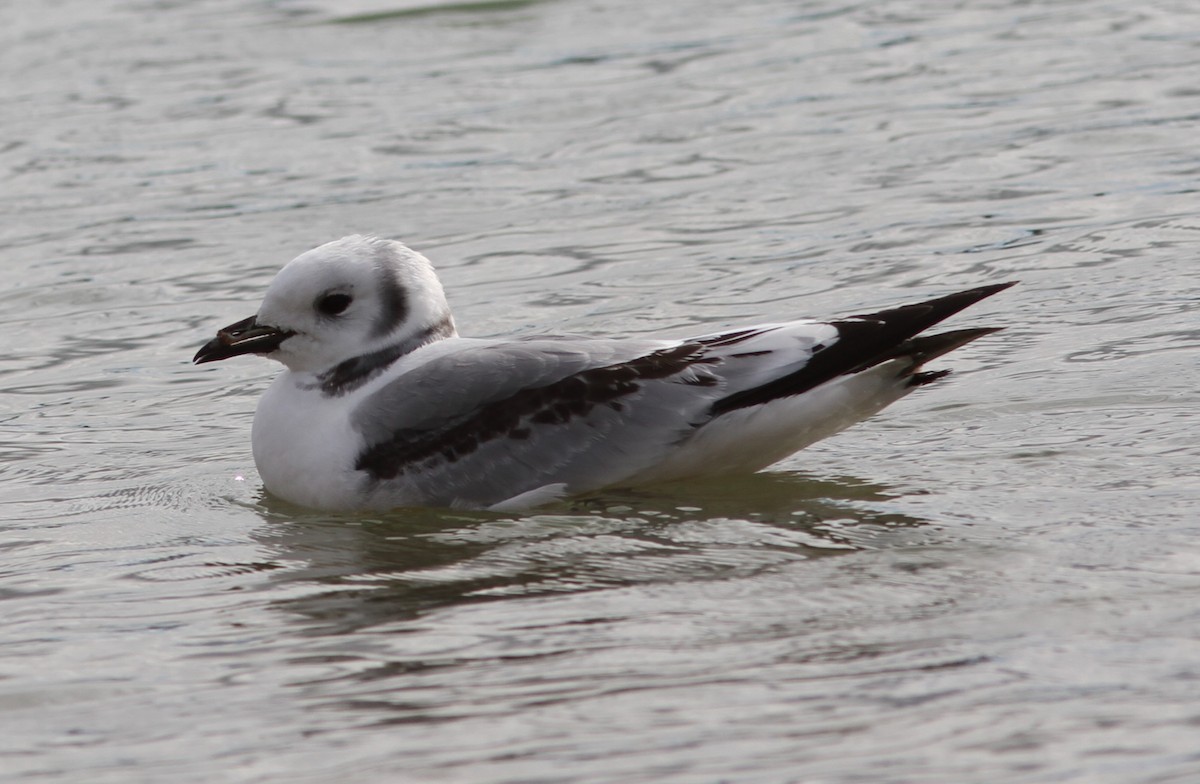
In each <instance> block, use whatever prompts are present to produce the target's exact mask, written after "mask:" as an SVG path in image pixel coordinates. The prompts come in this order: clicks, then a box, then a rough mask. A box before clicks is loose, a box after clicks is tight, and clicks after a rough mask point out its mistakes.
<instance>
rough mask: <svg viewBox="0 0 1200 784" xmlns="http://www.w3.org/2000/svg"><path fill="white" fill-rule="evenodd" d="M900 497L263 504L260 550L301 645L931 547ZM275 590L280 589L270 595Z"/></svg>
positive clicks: (829, 488)
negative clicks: (563, 600)
mask: <svg viewBox="0 0 1200 784" xmlns="http://www.w3.org/2000/svg"><path fill="white" fill-rule="evenodd" d="M896 498H897V495H896V494H895V493H891V492H889V491H888V489H887V488H884V487H881V486H879V485H874V484H870V483H867V482H864V481H860V480H855V479H841V478H839V479H828V478H821V479H815V478H812V477H808V476H805V475H802V474H794V473H778V472H777V473H763V474H753V475H749V476H743V477H736V478H728V479H721V480H711V481H706V482H703V483H697V482H688V483H679V484H674V485H664V486H659V487H654V488H642V489H638V490H625V491H613V492H607V493H603V494H597V495H593V496H589V497H584V498H579V499H574V500H571V501H568V502H564V503H561V504H558V505H556V506H552V507H545V508H541V509H538V510H534V511H532V512H530V513H526V514H522V515H513V514H511V513H508V514H496V513H489V512H479V511H456V510H446V509H399V510H395V511H392V512H387V513H384V514H377V515H371V516H363V515H346V514H322V513H316V512H309V511H304V510H300V509H297V508H295V507H291V506H288V505H286V504H282V503H280V502H277V501H274V500H273V499H271V498H269V497H266V496H264V497H262V498H261V499H260V504H259V505H258V510H259V513H260V514H261V515H262V516H263V517H264V519H265V520H266V521H267V525H266V526H264V527H263V528H262V529H260V531H259V532H257V534H256V537H257V538H258V539H259V541H260V542H261V543H262V544H263V545H264V546H266V547H267V548H268V549H269V550H270V551H271V553H272V554H273V558H274V559H275V560H276V562H277V563H278V564H279V565H280V566H282V567H284V568H280V569H277V570H275V571H273V572H272V573H271V579H272V581H273V582H274V581H286V582H288V583H290V584H292V586H293V587H294V588H295V591H292V592H289V593H292V594H293V595H292V596H291V597H290V598H287V599H284V600H281V602H280V604H281V606H282V609H286V610H287V611H289V612H292V613H296V614H297V615H298V616H299V617H301V618H303V620H304V623H305V625H306V627H307V628H306V629H305V631H306V632H307V633H315V634H344V633H348V632H351V631H355V630H357V629H362V628H367V627H370V626H375V625H377V624H380V623H389V622H396V621H403V620H405V619H412V618H416V617H419V616H421V615H423V614H424V613H427V612H429V611H431V610H433V609H437V608H440V607H445V606H448V605H453V604H459V603H463V602H476V601H488V600H496V599H501V598H504V597H514V596H531V595H546V594H551V593H559V592H567V591H580V590H590V589H597V588H604V587H618V586H628V585H637V584H647V583H654V582H659V583H661V582H685V581H695V580H704V579H723V578H729V577H737V576H747V575H752V574H755V573H758V572H761V571H763V570H769V569H771V568H773V567H776V566H778V565H779V564H783V563H788V562H794V561H798V560H806V559H813V558H823V557H829V556H834V555H839V554H847V553H853V552H855V551H857V550H862V549H875V548H878V547H890V546H899V545H903V544H909V543H912V542H914V541H925V540H927V537H928V536H929V535H930V534H929V533H922V532H930V531H932V530H933V529H932V528H931V527H930V526H929V524H928V522H927V521H923V520H920V519H917V518H914V517H911V516H908V515H904V514H899V513H895V512H889V511H887V506H888V504H889V502H893V501H895V499H896ZM275 585H276V586H277V587H278V582H275Z"/></svg>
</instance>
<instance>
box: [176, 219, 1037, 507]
mask: <svg viewBox="0 0 1200 784" xmlns="http://www.w3.org/2000/svg"><path fill="white" fill-rule="evenodd" d="M1011 285H1013V283H1012V282H1009V283H1000V284H995V285H989V286H981V287H979V288H974V289H970V290H969V291H962V292H959V293H957V294H950V295H949V296H944V297H940V298H937V299H931V300H928V301H926V302H921V303H918V304H915V305H905V306H902V307H896V308H891V309H887V310H880V311H878V312H876V313H869V314H865V315H855V316H849V317H845V318H839V319H834V320H830V321H814V320H798V321H786V322H780V323H769V324H757V325H754V326H747V327H740V328H737V329H730V330H725V331H720V332H714V333H711V334H706V335H700V336H698V337H692V338H686V339H682V340H670V339H650V338H642V337H633V338H592V337H577V336H531V337H519V338H492V339H477V338H463V337H459V335H458V331H457V329H456V328H455V325H454V319H453V317H452V316H451V314H450V307H449V305H448V304H447V302H446V296H445V293H444V291H443V289H442V285H441V283H440V282H439V280H438V278H437V275H436V274H435V273H434V270H433V266H432V265H431V264H430V262H429V261H428V260H427V259H426V258H425V257H424V256H422V255H421V254H420V253H417V252H416V251H414V250H412V249H411V248H408V247H407V246H405V245H403V244H401V243H400V242H397V241H395V240H389V239H382V238H378V237H372V236H360V235H355V236H350V237H344V238H342V239H340V240H335V241H333V242H330V243H327V244H325V245H322V246H320V247H318V248H315V249H313V250H310V251H308V252H306V253H303V254H301V255H300V256H298V257H296V258H295V259H294V260H293V261H291V262H290V263H288V264H287V265H286V266H284V267H283V269H282V270H281V271H280V272H279V273H278V275H277V276H276V277H275V279H274V280H273V281H272V282H271V284H270V285H269V286H268V288H267V291H266V295H265V297H264V299H263V302H262V305H261V306H260V307H259V309H258V312H257V313H256V314H255V315H253V316H251V317H250V318H247V319H243V320H242V321H239V322H237V323H236V324H232V325H230V326H228V327H225V328H224V329H222V330H220V331H218V332H217V336H216V337H215V338H213V339H212V340H210V341H209V342H208V343H206V344H205V345H204V346H203V347H202V348H201V349H200V350H199V351H198V352H197V353H196V356H195V357H194V359H193V361H194V362H195V363H197V364H199V363H202V362H212V361H215V360H223V359H228V358H230V357H234V356H238V355H242V354H257V355H259V356H264V357H267V358H268V359H273V360H276V361H278V362H280V363H281V364H282V365H283V366H284V368H285V369H284V371H283V372H282V373H281V374H280V375H279V376H278V377H277V378H276V379H275V380H274V382H273V383H272V384H271V385H270V387H269V388H268V389H267V390H266V392H265V393H264V394H263V395H262V397H261V399H260V400H259V403H258V408H257V410H256V412H255V415H254V424H253V426H252V428H251V445H252V448H253V453H254V462H255V465H256V466H257V468H258V472H259V475H260V476H261V478H262V481H263V485H264V487H265V488H266V490H267V491H268V492H269V493H270V494H271V495H273V496H276V497H278V498H281V499H283V500H285V501H288V502H291V503H293V504H296V505H299V506H303V507H309V508H314V509H321V510H331V511H332V510H338V511H354V510H362V511H366V510H386V509H393V508H398V507H412V506H435V507H458V508H491V509H496V510H521V509H527V508H530V507H534V506H538V505H541V504H544V503H548V502H550V501H553V500H556V499H560V498H563V497H566V496H570V495H576V494H580V493H587V492H590V491H594V490H598V489H601V488H610V487H631V486H637V485H646V484H652V483H659V482H666V481H672V480H679V479H686V478H694V477H704V476H716V475H726V474H736V473H747V472H753V471H758V470H760V469H763V468H766V467H768V466H770V465H772V464H773V463H776V462H778V461H780V460H782V459H783V458H785V457H788V456H789V455H791V454H793V453H795V452H797V451H799V450H801V449H803V448H804V447H806V446H808V445H810V444H812V443H814V442H816V441H819V440H820V439H823V438H826V437H827V436H831V435H833V434H834V433H837V432H838V431H840V430H843V429H845V428H847V427H849V426H850V425H852V424H854V423H856V422H859V421H861V420H863V419H866V418H867V417H870V416H872V415H873V414H875V413H877V412H878V411H880V410H881V409H883V408H884V407H885V406H887V405H889V404H891V403H893V402H895V401H896V400H899V399H900V398H902V397H904V396H905V395H907V394H909V393H910V392H912V391H913V390H916V389H919V388H921V387H924V386H926V385H928V384H930V383H932V382H934V381H937V380H938V379H941V378H943V377H944V376H946V375H947V374H948V373H949V371H948V370H934V371H927V370H924V369H923V367H924V365H925V364H926V363H927V362H929V361H930V360H932V359H935V358H937V357H939V356H941V355H943V354H946V353H947V352H950V351H953V350H954V349H956V348H959V347H960V346H963V345H965V344H967V343H969V342H971V341H973V340H975V339H976V338H980V337H983V336H984V335H988V334H990V333H992V332H996V331H997V330H998V328H995V327H977V328H970V329H958V330H953V331H948V332H940V333H937V334H931V335H920V334H919V333H922V332H924V331H925V330H926V329H928V328H930V327H932V326H933V325H934V324H937V323H938V322H940V321H942V320H943V319H945V318H947V317H949V316H951V315H953V314H955V313H957V312H958V311H960V310H962V309H963V308H966V307H968V306H969V305H972V304H974V303H976V302H978V301H980V300H982V299H984V298H985V297H989V296H991V295H993V294H995V293H997V292H999V291H1001V290H1003V289H1006V288H1008V287H1009V286H1011Z"/></svg>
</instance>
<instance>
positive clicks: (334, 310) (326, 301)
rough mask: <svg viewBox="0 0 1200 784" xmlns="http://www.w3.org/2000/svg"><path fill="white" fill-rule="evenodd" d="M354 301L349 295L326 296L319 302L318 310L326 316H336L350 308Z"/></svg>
mask: <svg viewBox="0 0 1200 784" xmlns="http://www.w3.org/2000/svg"><path fill="white" fill-rule="evenodd" d="M353 301H354V298H353V297H351V296H350V295H349V294H326V295H325V296H323V297H321V298H320V299H319V300H317V310H319V311H321V312H322V313H324V314H325V315H326V316H336V315H337V314H339V313H341V312H342V311H343V310H345V309H346V308H348V307H350V303H351V302H353Z"/></svg>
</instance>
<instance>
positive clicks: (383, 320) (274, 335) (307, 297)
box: [195, 235, 455, 373]
mask: <svg viewBox="0 0 1200 784" xmlns="http://www.w3.org/2000/svg"><path fill="white" fill-rule="evenodd" d="M454 334H455V331H454V321H453V319H452V318H451V316H450V306H449V305H448V304H447V303H446V295H445V292H443V290H442V284H441V283H440V282H439V281H438V279H437V275H436V274H434V271H433V266H432V265H431V264H430V263H429V260H428V259H426V258H425V257H424V256H422V255H421V254H420V253H417V252H416V251H414V250H412V249H410V248H408V247H406V246H405V245H403V244H401V243H399V242H396V241H395V240H385V239H379V238H377V237H364V236H360V235H354V236H350V237H343V238H342V239H340V240H335V241H333V242H329V243H326V244H325V245H322V246H320V247H319V248H314V249H313V250H310V251H308V252H307V253H302V254H301V255H299V256H297V257H296V258H295V259H293V260H292V261H291V262H290V263H288V265H287V266H285V267H284V268H283V269H282V270H280V271H279V274H278V275H276V276H275V279H274V280H273V281H271V285H270V286H269V287H268V288H267V294H266V296H265V297H264V298H263V303H262V306H261V307H260V308H259V309H258V314H257V315H255V316H253V317H252V318H250V319H246V320H245V321H241V322H238V323H237V324H233V325H231V326H229V327H226V328H225V329H224V330H221V331H220V332H218V333H217V337H216V338H215V339H214V340H212V341H210V342H209V343H208V344H207V345H205V346H204V347H203V348H202V349H200V352H199V353H197V354H196V358H195V361H196V362H209V361H213V360H217V359H226V358H228V357H231V356H236V355H237V354H248V353H254V354H260V355H263V356H266V357H269V358H270V359H276V360H278V361H280V362H282V363H283V364H284V365H286V366H287V367H288V368H289V369H290V370H293V371H296V372H311V373H321V372H323V371H326V370H329V369H331V368H333V367H334V366H336V365H338V364H339V363H342V362H345V361H346V360H350V359H352V358H355V357H361V356H364V355H369V354H373V353H375V352H380V351H386V350H390V349H396V348H398V347H405V346H407V350H412V349H413V348H417V347H418V346H420V345H422V344H424V343H428V342H430V341H432V340H437V339H439V338H443V337H451V336H453V335H454Z"/></svg>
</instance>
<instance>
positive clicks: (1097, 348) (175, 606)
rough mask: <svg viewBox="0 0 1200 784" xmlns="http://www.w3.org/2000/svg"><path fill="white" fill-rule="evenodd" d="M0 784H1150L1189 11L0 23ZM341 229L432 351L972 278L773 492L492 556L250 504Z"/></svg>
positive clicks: (637, 510)
mask: <svg viewBox="0 0 1200 784" xmlns="http://www.w3.org/2000/svg"><path fill="white" fill-rule="evenodd" d="M0 30H3V31H5V32H4V33H3V39H4V45H3V47H0V66H2V67H3V70H4V73H5V74H6V75H7V77H8V80H7V83H8V90H6V91H5V94H4V96H3V98H0V101H2V105H3V108H4V110H5V111H4V116H5V122H4V125H3V133H2V135H0V167H2V169H0V170H2V171H3V172H4V188H3V190H0V216H2V217H3V220H0V264H2V265H3V270H4V272H5V275H4V276H3V282H2V283H0V305H2V307H0V322H2V323H3V324H4V334H5V336H6V338H7V339H6V348H7V350H6V351H5V352H4V354H3V356H2V357H0V454H2V455H3V460H2V461H0V488H2V490H0V499H2V504H0V531H2V533H0V547H3V551H4V560H3V569H2V571H0V598H2V599H3V600H4V602H3V610H4V611H3V613H2V614H0V618H2V620H0V651H2V652H3V658H0V726H2V728H3V732H0V778H5V779H8V780H14V781H15V780H22V781H39V782H43V781H44V782H58V781H61V782H68V781H70V782H76V781H80V780H87V781H89V782H101V783H103V782H128V781H167V780H170V781H172V782H192V781H194V782H212V781H239V782H242V781H244V782H264V781H289V782H327V781H331V780H341V779H351V778H353V779H354V780H356V781H361V782H375V781H378V782H394V781H413V782H431V781H446V782H476V781H478V782H528V781H555V782H557V781H563V782H628V781H657V782H707V781H731V782H732V781H737V782H742V781H747V782H783V781H794V782H823V783H824V782H838V783H839V784H841V783H844V784H851V783H859V782H921V783H922V784H927V783H929V782H954V783H956V784H958V783H961V782H993V783H994V782H1014V783H1016V782H1021V783H1022V784H1025V783H1033V782H1037V783H1041V782H1087V783H1091V782H1112V784H1130V783H1131V782H1144V783H1146V784H1150V783H1151V782H1153V783H1154V784H1166V783H1168V782H1170V783H1172V784H1173V783H1174V782H1180V783H1181V784H1182V782H1191V781H1195V780H1200V743H1197V740H1196V738H1197V737H1198V736H1197V727H1198V726H1200V664H1198V662H1200V600H1198V599H1197V596H1198V595H1200V594H1198V592H1197V589H1198V588H1200V544H1197V532H1198V531H1200V529H1198V527H1197V522H1196V510H1197V508H1198V504H1200V480H1198V479H1197V471H1196V466H1197V465H1198V458H1200V438H1198V430H1197V426H1196V421H1197V420H1196V415H1195V412H1196V410H1197V404H1198V403H1200V395H1198V393H1197V392H1196V390H1197V388H1198V387H1200V369H1198V362H1197V360H1198V358H1200V327H1198V326H1197V323H1198V322H1197V312H1198V311H1197V308H1198V304H1197V303H1198V301H1200V284H1198V282H1197V281H1198V280H1200V276H1198V275H1197V272H1198V268H1197V261H1196V258H1197V256H1198V255H1200V219H1198V218H1197V217H1196V204H1197V197H1196V182H1197V173H1198V172H1200V156H1198V154H1197V151H1196V150H1197V148H1196V143H1195V140H1196V138H1197V136H1196V134H1197V127H1196V126H1197V119H1198V118H1200V90H1197V88H1196V84H1197V83H1200V33H1198V32H1197V31H1200V15H1198V14H1197V12H1196V11H1195V9H1193V8H1192V7H1191V5H1190V4H1188V3H1183V2H1168V1H1167V0H1160V1H1159V2H1152V3H1148V4H1146V3H1143V4H1138V5H1137V6H1136V7H1133V6H1130V5H1129V4H1122V3H1110V2H1101V0H1079V1H1078V2H1062V3H1044V4H1030V3H1022V2H1015V0H1014V1H1012V2H1008V1H1005V0H1000V1H998V2H991V3H982V4H965V5H962V6H961V7H955V8H951V7H949V6H946V5H945V4H938V3H920V2H868V3H856V4H847V3H841V4H839V3H835V2H824V1H823V0H820V1H817V2H804V3H788V2H779V1H778V0H761V1H760V2H748V3H740V4H736V7H730V4H728V3H709V2H703V0H692V1H691V2H688V1H686V0H667V2H660V3H652V4H647V3H634V2H626V1H625V0H603V2H598V3H584V2H575V1H574V0H542V1H540V2H511V1H509V0H502V1H501V2H470V3H464V4H452V3H441V4H437V3H430V4H424V3H419V2H412V3H406V2H395V3H389V2H384V1H383V0H379V1H376V0H361V1H360V0H356V1H355V2H352V3H340V2H333V0H277V1H276V2H265V1H263V2H251V3H235V2H230V0H197V1H195V2H153V1H146V2H136V1H134V2H128V1H126V2H118V1H117V0H104V1H103V2H83V1H82V0H64V1H63V2H60V3H57V4H53V5H49V6H48V5H46V4H44V3H37V4H35V3H18V4H16V5H15V6H13V5H9V6H6V7H5V8H3V9H0ZM352 232H372V233H379V234H383V235H387V236H394V237H398V238H401V239H404V240H406V241H408V242H410V243H411V244H412V245H414V246H415V247H417V248H419V249H421V250H422V251H424V252H426V253H427V254H428V255H429V256H430V257H431V258H432V259H433V260H434V262H435V264H437V266H438V268H439V270H440V271H441V274H442V276H443V279H444V281H445V283H446V285H447V289H448V291H449V294H450V299H451V304H452V306H453V307H454V308H455V312H456V314H457V318H458V322H459V325H460V328H461V329H462V331H463V332H464V333H465V334H469V335H481V336H485V335H510V334H524V333H528V332H536V331H541V332H562V331H569V332H580V333H590V334H624V335H634V334H659V333H665V334H671V335H684V334H687V333H688V332H689V331H691V330H700V331H711V330H713V329H716V328H719V327H721V326H727V325H733V324H737V323H743V322H747V321H756V320H763V321H766V320H777V319H781V318H787V317H794V316H802V315H814V316H827V315H843V314H846V313H856V312H862V311H863V310H866V309H872V308H877V307H882V306H887V305H893V304H899V303H902V302H908V301H916V300H918V299H920V298H922V297H928V296H936V295H938V294H942V293H946V292H949V291H952V290H955V289H958V288H968V287H971V286H975V285H981V284H984V283H991V282H999V281H1004V280H1010V279H1020V280H1021V281H1022V283H1021V285H1020V286H1019V287H1017V288H1015V289H1012V290H1010V291H1008V292H1005V293H1004V294H1003V295H1002V296H1000V297H997V298H994V299H992V300H989V301H987V302H986V303H983V304H981V305H980V306H978V307H976V308H973V309H972V312H971V313H969V314H964V315H963V316H962V317H960V318H958V319H956V322H955V323H956V324H957V325H959V326H969V325H1000V326H1007V327H1008V329H1007V331H1005V332H1003V333H1000V334H998V335H996V336H993V337H990V338H988V339H987V340H983V341H979V342H977V343H975V344H972V345H971V346H970V347H968V348H965V349H963V350H961V351H959V352H956V354H955V355H954V358H953V361H952V362H948V363H947V364H951V365H952V366H953V367H954V368H955V369H956V371H957V372H956V374H955V375H954V376H953V377H952V378H951V379H950V380H948V381H946V382H945V383H942V384H939V385H936V386H935V387H932V388H929V389H925V390H922V391H921V392H920V393H918V394H915V395H913V396H912V397H910V398H907V399H906V400H904V401H902V402H901V403H899V404H897V405H895V406H893V407H892V408H891V409H889V410H888V411H887V412H885V413H884V414H883V415H881V416H879V417H878V418H876V419H875V420H872V421H871V422H869V423H867V424H865V425H862V426H859V427H857V428H855V429H853V430H851V431H848V432H846V433H844V434H842V435H841V436H839V437H837V438H836V439H832V440H830V441H828V442H824V443H822V444H820V445H817V446H816V447H813V448H811V449H809V450H806V451H805V452H803V453H801V454H799V455H797V456H795V457H793V458H791V459H789V460H788V461H786V462H785V463H783V464H782V465H781V466H780V467H779V468H778V470H777V471H775V472H773V473H770V474H763V475H758V476H754V477H748V478H741V479H731V480H729V481H727V482H719V483H711V484H704V485H699V486H697V485H695V484H692V485H688V484H681V485H675V486H672V487H666V488H656V489H653V490H641V491H637V492H615V493H607V494H602V495H599V496H595V497H590V498H585V499H579V500H576V501H572V502H569V503H564V504H561V505H559V506H556V507H553V508H549V509H545V510H540V511H539V512H538V513H535V514H528V515H522V516H516V517H514V516H511V515H510V516H505V515H494V514H485V513H457V512H454V513H452V512H443V511H433V510H419V511H414V510H401V511H397V512H395V513H390V514H387V515H379V516H374V517H369V518H365V517H361V516H345V515H341V516H339V515H322V514H315V513H311V512H305V511H304V510H300V509H296V508H292V507H289V506H287V505H285V504H282V503H280V502H278V501H274V500H272V499H270V498H267V497H265V496H264V495H263V494H262V491H261V486H260V484H259V481H258V478H257V475H256V474H255V472H254V467H253V462H252V460H251V457H250V451H249V425H250V421H251V416H252V412H253V408H254V404H255V401H256V399H257V396H258V395H259V393H260V392H261V390H262V389H263V388H264V386H265V384H266V383H267V381H268V380H269V377H270V375H271V373H272V372H273V371H272V368H270V367H268V366H267V365H266V363H262V362H255V361H252V360H249V359H247V360H245V361H241V362H229V363H221V365H219V366H215V367H213V366H205V367H203V368H196V367H193V366H192V365H190V363H189V358H190V357H191V355H192V353H194V351H195V349H196V347H198V345H200V344H201V343H203V342H204V341H205V340H207V339H208V337H209V335H210V334H211V332H212V331H213V330H214V329H215V328H216V327H218V326H221V325H224V324H226V323H229V322H230V321H233V320H235V319H238V318H241V317H244V316H246V315H249V314H250V313H251V312H253V310H254V308H255V307H256V305H257V301H258V298H259V296H260V295H261V292H262V290H263V289H264V287H265V285H266V283H267V282H268V281H269V280H270V278H271V276H272V275H273V274H274V272H275V270H276V269H277V268H278V267H279V266H280V265H282V264H283V263H284V262H285V261H287V260H288V259H290V258H291V257H292V256H294V255H296V254H297V253H299V252H301V251H303V250H306V249H307V248H309V247H312V246H314V245H316V244H319V243H321V242H325V241H327V240H329V239H332V238H335V237H338V236H341V235H343V234H348V233H352Z"/></svg>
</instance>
